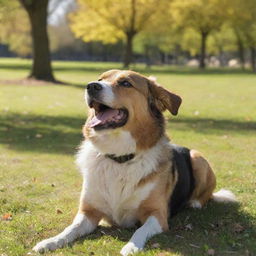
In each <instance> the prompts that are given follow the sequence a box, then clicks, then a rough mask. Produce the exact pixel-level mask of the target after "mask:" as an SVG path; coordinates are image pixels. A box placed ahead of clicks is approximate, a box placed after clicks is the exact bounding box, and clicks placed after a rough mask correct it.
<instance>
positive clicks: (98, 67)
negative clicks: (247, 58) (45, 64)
mask: <svg viewBox="0 0 256 256" xmlns="http://www.w3.org/2000/svg"><path fill="white" fill-rule="evenodd" d="M63 63H65V62H63ZM30 68H31V64H29V63H26V64H24V63H20V64H18V63H15V64H12V63H1V64H0V69H9V70H28V71H29V69H30ZM53 69H54V71H66V72H69V71H70V72H74V71H77V72H96V73H98V74H100V73H102V72H105V71H106V70H109V69H123V68H122V63H118V62H116V63H108V62H105V63H104V62H98V63H97V62H92V63H91V65H90V62H77V64H74V63H71V64H70V65H69V63H68V62H67V63H65V65H58V64H57V63H55V64H54V66H53ZM130 69H131V70H135V71H137V72H142V73H161V74H175V75H185V74H187V75H213V74H217V75H221V74H223V75H226V74H237V75H241V74H252V75H254V74H255V73H253V72H252V71H250V70H242V69H235V68H228V67H224V68H206V69H205V70H202V69H199V68H197V67H187V66H170V65H162V66H152V67H150V68H149V67H146V66H144V64H138V65H137V64H133V65H132V66H131V67H130Z"/></svg>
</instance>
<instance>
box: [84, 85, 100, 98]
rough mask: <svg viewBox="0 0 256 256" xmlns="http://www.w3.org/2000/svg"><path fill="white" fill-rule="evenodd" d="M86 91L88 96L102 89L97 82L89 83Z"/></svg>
mask: <svg viewBox="0 0 256 256" xmlns="http://www.w3.org/2000/svg"><path fill="white" fill-rule="evenodd" d="M86 89H87V92H88V94H89V95H95V94H97V93H98V92H99V91H100V90H101V89H102V85H101V84H100V83H99V82H91V83H89V84H88V85H87V86H86Z"/></svg>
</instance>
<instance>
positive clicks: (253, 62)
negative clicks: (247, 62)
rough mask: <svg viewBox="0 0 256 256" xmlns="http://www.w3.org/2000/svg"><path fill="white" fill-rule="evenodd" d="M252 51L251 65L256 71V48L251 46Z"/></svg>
mask: <svg viewBox="0 0 256 256" xmlns="http://www.w3.org/2000/svg"><path fill="white" fill-rule="evenodd" d="M250 51H251V67H252V71H253V72H256V48H255V47H253V46H251V47H250Z"/></svg>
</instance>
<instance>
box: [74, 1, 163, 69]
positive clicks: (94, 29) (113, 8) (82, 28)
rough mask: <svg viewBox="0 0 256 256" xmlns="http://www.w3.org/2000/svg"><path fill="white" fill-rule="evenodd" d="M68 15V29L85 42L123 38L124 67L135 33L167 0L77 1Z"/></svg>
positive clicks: (111, 40) (137, 32)
mask: <svg viewBox="0 0 256 256" xmlns="http://www.w3.org/2000/svg"><path fill="white" fill-rule="evenodd" d="M78 3H79V6H80V8H78V10H77V11H76V12H75V13H73V14H72V15H71V16H70V19H71V29H72V31H73V32H74V33H75V36H76V37H80V38H82V39H83V40H84V41H85V42H90V41H101V42H104V43H115V42H117V41H118V40H125V52H124V67H129V65H130V63H131V61H132V55H133V41H134V38H135V36H137V35H138V34H140V33H142V32H143V31H145V30H146V29H147V28H148V27H149V26H150V24H151V21H152V19H153V17H154V16H155V17H156V16H157V15H156V14H157V13H159V12H160V11H161V10H162V11H163V9H161V6H163V5H164V4H165V5H166V4H168V1H166V0H124V1H120V0H101V1H98V0H78Z"/></svg>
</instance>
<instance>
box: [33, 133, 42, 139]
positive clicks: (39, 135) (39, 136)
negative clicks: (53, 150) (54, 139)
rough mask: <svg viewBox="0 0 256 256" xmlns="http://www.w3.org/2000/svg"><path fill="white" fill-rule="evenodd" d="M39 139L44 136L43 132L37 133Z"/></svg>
mask: <svg viewBox="0 0 256 256" xmlns="http://www.w3.org/2000/svg"><path fill="white" fill-rule="evenodd" d="M35 137H36V138H37V139H40V138H42V137H43V135H42V134H40V133H38V134H36V136H35Z"/></svg>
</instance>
